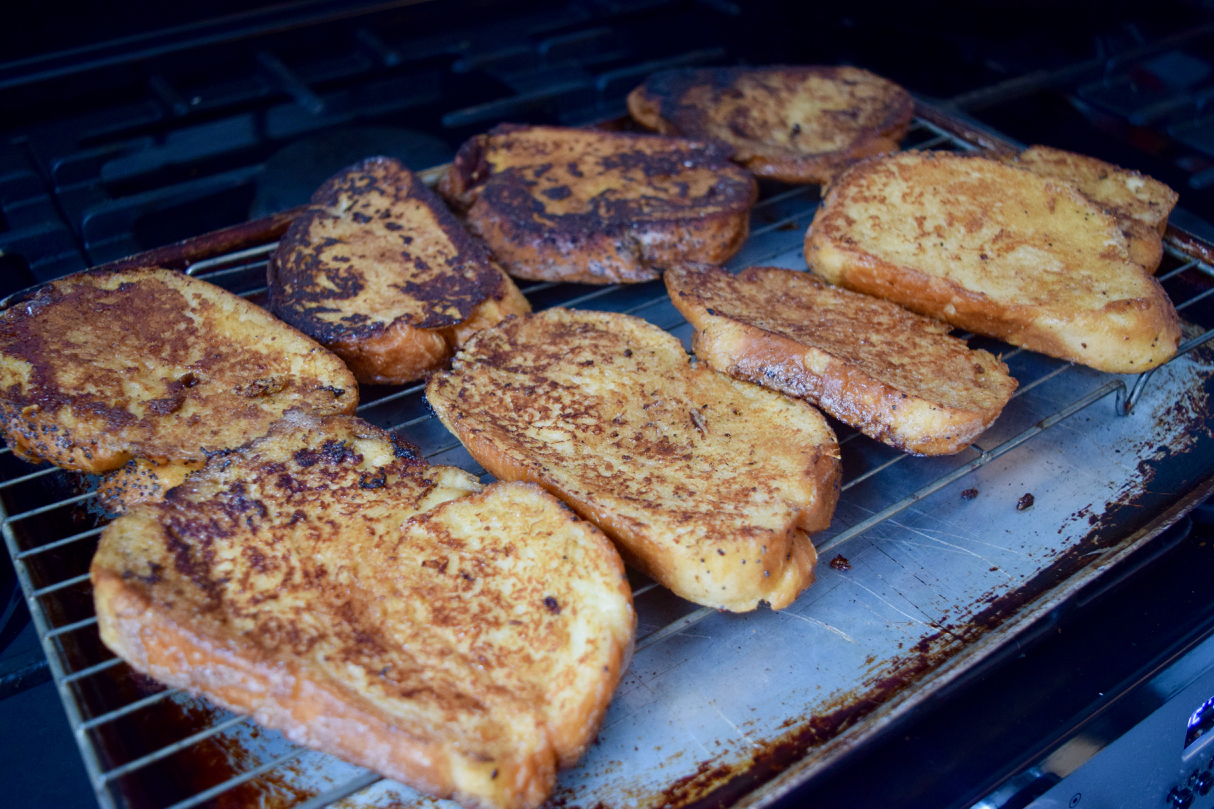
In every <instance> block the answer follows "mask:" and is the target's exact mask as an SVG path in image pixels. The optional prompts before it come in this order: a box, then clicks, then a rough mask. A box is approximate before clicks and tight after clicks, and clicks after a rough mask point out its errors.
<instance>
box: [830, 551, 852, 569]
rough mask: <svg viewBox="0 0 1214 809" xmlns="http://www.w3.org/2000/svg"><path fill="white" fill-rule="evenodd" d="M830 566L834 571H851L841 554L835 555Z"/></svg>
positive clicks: (845, 558)
mask: <svg viewBox="0 0 1214 809" xmlns="http://www.w3.org/2000/svg"><path fill="white" fill-rule="evenodd" d="M830 566H831V567H833V568H834V569H835V570H851V562H849V561H848V559H847V557H846V556H844V555H843V554H841V553H840V554H836V555H835V558H834V559H831V560H830Z"/></svg>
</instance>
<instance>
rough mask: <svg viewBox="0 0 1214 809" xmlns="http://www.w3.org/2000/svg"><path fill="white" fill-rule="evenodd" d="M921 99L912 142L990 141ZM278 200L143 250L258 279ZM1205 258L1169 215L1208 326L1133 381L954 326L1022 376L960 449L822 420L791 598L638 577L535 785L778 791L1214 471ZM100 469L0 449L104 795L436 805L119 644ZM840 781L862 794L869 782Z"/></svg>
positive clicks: (1074, 584) (406, 395)
mask: <svg viewBox="0 0 1214 809" xmlns="http://www.w3.org/2000/svg"><path fill="white" fill-rule="evenodd" d="M919 112H920V114H919V116H918V117H917V118H916V123H915V126H914V128H913V130H912V132H911V133H910V135H909V136H908V138H907V141H906V142H905V143H904V146H906V147H908V148H910V147H918V148H953V149H974V148H978V147H979V146H987V147H989V146H996V147H997V146H999V145H1001V144H1002V143H1004V142H1001V141H999V140H998V138H997V137H994V136H991V135H989V134H987V133H983V132H981V131H978V130H974V129H972V128H970V127H968V126H966V125H964V124H963V123H961V122H959V121H956V120H953V119H950V118H949V117H948V116H946V115H942V114H940V113H939V112H936V111H933V110H931V109H928V108H921V109H920V111H919ZM431 179H432V177H431ZM818 200H819V197H818V192H817V190H816V189H815V188H789V187H786V186H782V187H774V186H773V187H771V188H765V190H764V195H763V198H762V200H761V201H760V202H759V204H758V205H757V207H756V208H755V210H754V212H753V215H752V220H751V236H750V238H749V240H748V241H747V243H746V245H745V246H744V247H743V249H742V251H741V252H740V253H739V254H738V255H737V256H736V257H735V258H734V259H733V260H732V261H731V262H730V264H729V266H730V267H731V268H732V269H734V270H737V269H740V268H742V267H745V266H749V265H752V264H767V265H774V266H782V267H788V268H793V269H804V268H805V260H804V256H803V253H802V242H803V238H804V232H805V229H806V227H807V226H808V224H809V222H810V219H811V218H812V216H813V212H814V210H815V207H816V205H817V203H818ZM289 219H290V215H289V212H288V214H286V215H279V216H278V217H276V218H274V219H271V220H261V221H259V222H255V223H250V224H249V225H246V226H242V227H241V228H236V229H231V230H229V231H225V232H223V233H220V234H212V235H211V236H208V237H202V238H201V239H198V240H192V241H191V242H188V243H184V244H183V245H177V246H174V247H170V248H165V249H163V250H159V251H153V253H152V254H151V258H149V257H148V255H147V254H145V256H143V257H140V258H138V260H136V261H134V262H133V263H145V262H149V261H154V262H155V263H160V264H164V265H166V266H176V267H178V268H180V269H187V271H189V272H190V273H192V274H194V275H197V276H199V277H201V278H205V279H206V280H208V281H211V282H213V283H216V284H219V285H221V286H224V287H226V288H228V289H231V290H232V291H234V292H237V293H239V294H241V295H244V296H246V297H248V298H250V299H252V300H254V301H260V300H262V298H263V296H264V285H265V264H266V258H267V256H268V254H269V253H270V251H271V250H272V249H273V240H274V239H275V238H277V236H278V234H280V233H281V232H282V229H283V228H284V227H285V223H286V222H288V221H289ZM199 256H206V257H205V258H203V259H201V260H199ZM1210 259H1211V253H1210V249H1209V247H1208V246H1207V245H1205V244H1204V243H1202V242H1201V241H1200V240H1197V239H1195V238H1193V237H1191V236H1189V235H1188V234H1185V233H1183V232H1181V231H1178V230H1175V229H1173V230H1172V231H1170V233H1169V237H1168V246H1167V255H1166V257H1165V260H1164V265H1163V267H1162V268H1161V270H1160V276H1159V277H1160V278H1161V280H1162V282H1163V284H1164V287H1165V289H1167V290H1168V292H1169V294H1170V295H1172V297H1173V300H1174V301H1175V302H1176V304H1177V306H1178V309H1179V310H1180V312H1181V315H1182V318H1185V319H1189V320H1193V321H1195V322H1197V323H1200V324H1201V325H1199V326H1191V327H1188V331H1187V333H1186V340H1185V343H1184V345H1183V346H1182V348H1183V349H1184V350H1185V353H1184V354H1183V355H1181V356H1179V357H1178V358H1177V359H1175V360H1173V361H1172V362H1170V363H1169V364H1167V365H1166V366H1164V367H1163V368H1161V369H1159V370H1158V371H1157V372H1155V373H1154V374H1153V375H1151V376H1150V377H1149V378H1146V377H1142V378H1135V377H1122V376H1116V375H1110V374H1102V373H1099V372H1096V371H1093V370H1090V369H1086V368H1082V367H1078V366H1074V365H1070V364H1068V363H1064V362H1061V361H1058V360H1054V359H1050V358H1048V357H1044V356H1041V355H1039V354H1035V353H1033V352H1029V351H1022V350H1017V349H1014V348H1012V347H1010V346H1006V345H1003V344H1001V343H998V342H996V341H992V340H987V339H984V338H978V337H972V336H971V337H970V343H971V345H974V346H976V347H984V348H987V349H989V350H991V351H993V352H995V353H998V354H1002V356H1003V358H1004V360H1005V361H1006V362H1007V363H1008V365H1009V366H1010V368H1011V371H1012V374H1013V375H1014V376H1015V377H1016V378H1017V379H1018V380H1019V382H1020V387H1019V389H1018V390H1017V392H1016V395H1015V398H1013V400H1012V401H1011V403H1010V404H1009V405H1008V407H1007V409H1006V410H1005V411H1004V413H1003V415H1002V416H1001V417H1000V418H999V420H998V421H997V422H996V423H995V425H994V426H993V427H992V428H991V429H990V430H988V431H987V432H986V433H985V434H984V435H982V436H981V437H980V438H979V440H978V442H977V444H975V445H974V446H973V447H972V448H970V449H968V450H966V451H964V452H962V453H960V454H958V455H955V456H951V457H947V458H915V457H910V456H907V455H904V454H902V453H900V452H897V451H895V450H893V449H890V448H888V447H886V446H884V445H882V444H880V443H878V442H875V441H872V440H870V439H868V438H866V437H865V436H863V435H859V434H857V433H855V432H854V431H852V430H850V429H849V428H846V427H843V426H842V425H838V424H836V425H835V427H836V431H837V433H838V435H839V439H840V443H841V452H842V459H843V470H844V479H843V480H844V482H843V492H842V496H841V499H840V502H839V507H838V510H837V512H836V514H835V517H834V521H833V524H832V525H831V527H830V529H829V530H827V531H825V532H822V533H821V534H818V535H816V536H815V537H814V541H815V544H816V545H817V547H818V551H819V554H820V561H819V565H818V569H817V577H818V581H817V583H816V584H814V585H813V586H812V587H810V588H809V589H808V590H807V591H806V592H805V593H804V594H803V595H802V596H801V598H799V599H798V600H797V601H796V603H795V604H793V605H792V606H791V607H789V608H788V609H786V610H783V611H781V612H778V613H777V612H772V611H771V610H768V609H760V610H758V611H755V612H752V613H747V614H741V615H735V614H729V613H721V612H717V611H715V610H710V609H704V608H699V607H696V606H695V605H693V604H690V603H688V602H685V601H683V600H681V599H679V598H677V597H675V596H673V595H671V594H670V593H669V592H667V591H666V590H664V589H663V588H660V587H657V586H655V585H653V584H652V583H651V582H649V581H648V580H646V579H645V578H644V577H643V576H640V575H639V574H634V575H633V585H634V596H635V600H636V607H637V613H638V616H639V627H638V643H637V652H636V655H635V657H634V659H633V661H632V665H631V667H630V668H629V670H628V672H627V673H626V674H625V676H624V678H623V681H622V682H621V684H620V687H619V690H618V692H617V694H616V696H615V699H614V701H613V702H612V704H611V707H610V709H609V711H608V713H607V716H606V719H605V721H604V722H603V726H602V729H601V732H600V733H599V736H598V740H597V742H596V743H595V744H594V745H593V746H592V747H591V749H590V751H589V752H588V753H587V755H586V756H585V758H584V759H583V761H582V762H581V763H580V764H579V765H578V766H577V767H575V768H574V769H572V770H569V771H568V772H565V773H563V774H562V776H561V778H560V781H559V784H558V787H557V789H556V792H555V794H554V795H553V798H552V799H551V802H550V803H551V805H552V806H560V807H573V806H587V807H589V806H601V807H650V806H653V807H657V806H685V805H689V804H693V803H697V802H703V803H705V804H711V805H728V804H738V805H763V804H765V803H769V802H771V801H772V800H774V799H776V798H778V797H779V796H780V795H782V794H783V793H785V792H786V791H787V790H788V789H790V788H791V787H792V786H795V785H796V784H798V783H800V782H802V781H803V780H805V779H807V778H809V777H811V776H812V775H813V774H814V772H816V771H817V770H818V769H819V768H821V767H823V766H824V765H826V764H828V763H829V762H831V761H833V760H835V759H836V758H837V757H839V756H842V755H846V754H847V751H848V750H849V749H851V748H853V747H855V746H856V745H860V744H863V743H864V742H865V741H866V740H867V739H869V738H871V737H873V736H874V735H876V734H879V733H881V731H882V729H883V728H885V727H886V726H887V725H889V723H891V722H893V721H894V720H896V719H897V718H898V717H899V716H900V715H901V714H903V713H905V712H906V711H908V710H910V709H911V708H912V707H913V706H915V705H917V704H920V703H923V702H925V701H929V700H930V699H931V698H932V697H933V695H934V694H936V693H937V692H939V690H940V689H942V688H944V687H945V686H947V684H948V683H949V682H950V681H952V680H953V679H955V678H957V677H959V676H961V675H963V674H964V673H965V672H967V671H969V670H971V669H972V668H973V667H974V666H975V665H977V664H978V663H979V662H981V660H982V659H983V658H984V657H986V656H987V655H990V654H993V653H996V652H997V651H998V650H999V649H1000V648H1002V647H1003V646H1005V645H1006V644H1008V643H1009V642H1011V641H1012V640H1013V638H1014V637H1015V636H1016V635H1017V634H1018V633H1020V632H1022V631H1024V630H1025V629H1026V628H1028V627H1030V626H1031V624H1032V623H1033V621H1034V620H1035V619H1037V618H1038V617H1039V616H1041V615H1043V614H1044V613H1046V612H1048V611H1050V610H1052V609H1054V608H1055V607H1057V606H1058V605H1060V604H1062V603H1064V602H1065V601H1066V600H1068V599H1070V598H1073V597H1075V594H1076V591H1078V590H1080V589H1081V588H1083V587H1084V586H1085V585H1086V584H1088V583H1090V582H1092V581H1093V580H1094V579H1097V578H1099V577H1101V576H1102V575H1106V574H1108V573H1109V571H1110V570H1111V569H1113V568H1115V567H1117V565H1118V564H1120V563H1123V561H1124V560H1125V559H1126V558H1127V557H1128V556H1130V555H1131V554H1132V553H1136V552H1138V551H1139V550H1141V549H1146V548H1147V547H1148V546H1149V545H1150V544H1151V543H1152V541H1153V539H1154V538H1155V537H1156V535H1157V534H1158V533H1159V532H1160V531H1162V529H1163V528H1164V527H1166V526H1167V525H1168V524H1170V523H1171V522H1173V521H1174V520H1176V519H1177V518H1178V517H1179V516H1180V515H1181V514H1182V513H1183V511H1184V510H1185V509H1186V508H1188V507H1190V506H1191V505H1192V504H1193V503H1195V502H1197V501H1198V500H1200V498H1201V497H1202V496H1204V494H1205V493H1207V492H1208V491H1209V490H1210V488H1211V485H1212V483H1214V413H1212V406H1211V393H1212V392H1214V351H1211V348H1210V346H1209V345H1206V344H1205V343H1204V341H1206V340H1208V339H1209V338H1210V337H1211V334H1212V333H1211V332H1210V331H1208V329H1210V328H1211V327H1212V326H1214V294H1212V293H1214V269H1212V268H1211V266H1210V264H1209V263H1208V262H1209V261H1210ZM187 265H188V267H187ZM523 291H524V293H525V294H526V295H527V297H528V298H529V299H530V301H531V304H532V306H533V307H534V308H535V309H542V308H546V307H548V306H555V305H563V306H574V307H581V308H589V309H601V310H609V311H617V312H627V313H630V314H634V315H637V316H639V317H643V318H645V319H646V320H649V321H650V322H652V323H655V324H657V325H658V326H661V327H662V328H664V329H668V330H670V331H671V332H672V333H674V334H675V335H677V336H679V337H680V338H682V339H683V340H684V341H685V343H689V338H690V327H689V326H688V324H687V323H686V322H685V321H684V320H683V318H682V317H681V316H680V315H679V314H678V312H677V311H676V310H675V309H674V308H673V307H672V306H671V305H670V302H669V300H668V298H667V296H666V294H665V289H664V287H663V286H662V284H661V283H660V282H656V283H649V284H640V285H635V286H627V287H589V286H581V285H573V284H547V283H539V284H529V285H525V286H524V287H523ZM359 415H360V416H362V417H363V418H365V419H367V420H369V421H371V422H374V423H375V424H378V425H380V426H383V427H388V428H392V429H396V430H398V431H399V432H400V433H401V434H402V435H403V436H405V437H406V438H408V439H409V440H410V441H412V442H413V443H415V444H416V445H418V446H419V447H420V448H421V449H422V450H423V452H424V453H425V455H426V456H427V457H428V458H429V459H430V461H431V462H433V463H447V464H454V465H456V466H460V467H463V468H465V469H468V470H471V471H473V472H475V473H477V474H480V475H481V476H482V478H483V479H486V480H488V479H489V478H488V476H487V475H485V473H484V470H483V469H481V468H480V467H479V466H478V465H477V464H476V463H475V461H473V460H472V459H471V457H470V456H469V455H468V454H467V452H466V451H465V450H464V449H463V447H461V446H460V445H459V443H458V442H457V441H456V440H455V439H454V438H453V437H452V436H451V434H449V433H448V432H447V431H446V430H445V429H444V428H443V427H442V425H441V424H439V423H438V421H437V420H436V419H435V418H433V416H432V415H431V414H430V412H429V409H428V407H427V406H426V403H425V400H424V397H423V395H422V390H421V386H418V385H413V386H408V387H403V388H390V387H374V386H367V387H365V388H364V389H363V390H362V405H361V406H360V407H359ZM95 485H96V481H95V480H93V479H90V478H88V477H86V476H81V475H76V474H73V473H66V472H62V471H60V470H57V469H54V468H51V467H46V466H43V467H34V466H31V465H29V464H26V463H24V462H22V461H19V460H17V459H16V458H14V457H13V455H12V453H11V452H9V451H7V450H4V451H0V506H2V507H3V511H4V524H3V533H4V538H5V541H6V543H7V546H8V550H9V552H10V553H11V555H12V556H13V559H14V562H15V565H16V568H17V571H18V575H19V577H20V581H21V584H22V587H23V588H24V592H25V595H26V598H27V600H28V602H29V605H30V608H31V613H32V615H33V619H34V622H35V626H36V627H37V630H38V633H39V637H40V638H41V640H42V643H43V646H44V648H45V651H46V653H47V655H48V659H49V662H50V667H51V670H52V673H53V675H54V679H55V683H56V685H57V687H58V690H59V693H60V695H61V697H62V699H63V703H64V707H65V709H66V711H67V715H68V719H69V722H70V724H71V726H72V729H73V731H74V733H75V735H76V737H77V740H78V742H79V745H80V749H81V754H82V756H83V758H84V762H85V766H86V768H87V770H88V773H89V776H90V778H91V779H92V783H93V786H94V788H95V790H96V794H97V799H98V801H99V803H100V804H101V805H103V806H106V807H140V808H142V807H155V808H156V809H161V807H174V809H186V807H193V806H245V805H260V806H274V807H287V806H298V807H319V806H330V805H332V806H341V807H356V806H357V807H362V806H421V805H428V804H431V803H443V802H441V801H432V800H430V799H427V798H424V797H421V796H419V795H417V793H415V792H413V791H412V790H410V789H409V788H407V787H405V786H402V785H400V784H397V783H393V782H390V781H386V780H383V779H381V778H379V777H378V776H376V775H375V774H373V773H370V772H368V771H366V770H364V769H362V768H359V767H356V766H353V765H350V764H346V763H344V762H342V761H340V760H337V759H335V758H333V757H331V756H326V755H324V754H321V753H317V752H314V751H310V750H305V749H303V748H299V747H296V746H294V745H292V744H291V743H289V742H288V741H286V739H285V738H283V737H282V735H281V734H279V733H277V732H273V731H268V730H264V729H262V728H259V727H258V726H257V725H255V724H254V723H253V722H251V721H250V720H248V719H247V718H245V717H242V716H239V715H235V714H232V713H229V712H226V711H223V710H220V709H217V708H214V707H212V706H210V705H209V704H208V703H207V702H206V701H205V700H202V699H198V698H194V697H191V696H189V695H188V694H184V693H181V692H178V691H175V690H172V689H166V688H164V687H162V686H160V685H158V684H157V683H155V682H153V681H151V680H149V679H147V678H144V677H142V676H140V675H138V674H136V673H134V672H132V671H131V670H130V669H129V668H128V667H127V666H126V664H125V663H122V662H121V661H119V660H117V659H116V658H114V657H113V655H112V654H111V653H110V652H109V651H108V650H106V649H105V647H104V646H103V645H102V644H101V643H100V640H99V639H98V635H97V629H96V620H95V616H94V613H93V605H92V597H91V592H90V588H89V583H88V577H87V570H88V563H89V560H90V558H91V556H92V553H93V551H94V549H95V547H96V543H97V538H98V536H99V534H100V532H101V529H102V528H103V527H104V524H105V522H106V519H105V516H104V515H103V514H101V513H100V512H99V511H98V510H97V509H96V507H95V506H94V505H93V502H92V501H93V491H94V489H95ZM1030 499H1031V505H1030V504H1029V502H1030ZM856 790H857V793H856V794H857V796H858V797H859V798H861V803H862V802H863V800H862V796H863V791H864V787H863V785H862V784H857V785H856Z"/></svg>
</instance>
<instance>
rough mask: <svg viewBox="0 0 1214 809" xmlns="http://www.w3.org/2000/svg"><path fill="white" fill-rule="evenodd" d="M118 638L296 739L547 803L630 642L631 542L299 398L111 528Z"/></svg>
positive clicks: (444, 785) (486, 791) (142, 658)
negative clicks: (301, 404)
mask: <svg viewBox="0 0 1214 809" xmlns="http://www.w3.org/2000/svg"><path fill="white" fill-rule="evenodd" d="M91 573H92V580H93V588H94V597H95V600H96V606H97V617H98V622H99V627H100V631H101V637H102V640H103V641H104V642H105V643H106V645H108V646H109V647H110V648H111V649H113V650H114V652H115V653H117V654H118V655H120V656H121V657H123V658H124V659H125V660H127V661H128V662H129V663H130V664H131V665H132V666H134V668H136V669H137V670H139V671H141V672H144V673H146V674H148V675H150V676H152V677H154V678H156V679H158V680H161V681H163V682H165V683H168V684H169V685H172V686H175V687H178V688H185V689H188V690H190V691H192V692H194V693H200V694H203V695H205V696H206V697H207V698H209V699H211V700H213V701H215V702H217V703H219V704H221V705H224V706H226V707H228V708H230V709H232V710H235V711H239V712H241V713H247V714H251V715H252V716H253V717H254V718H255V719H256V720H257V721H258V722H260V723H262V724H263V725H266V726H268V727H273V728H277V729H280V730H282V731H283V732H284V733H286V735H287V736H288V738H290V739H291V740H292V741H295V742H296V743H299V744H303V745H307V746H309V747H313V748H316V749H318V750H323V751H326V752H330V753H333V754H335V755H338V756H341V757H342V758H345V759H347V760H349V761H352V762H355V763H357V764H360V765H362V766H366V767H370V768H371V769H373V770H375V771H376V772H379V773H381V774H382V775H385V776H387V777H389V778H393V779H396V780H399V781H403V782H405V783H408V784H411V785H413V786H415V787H417V788H419V789H421V790H423V791H425V792H427V793H429V794H431V795H434V796H437V797H452V798H454V799H456V800H458V801H460V802H461V803H463V804H464V805H465V806H469V807H503V808H510V809H513V808H514V807H536V806H539V805H540V804H541V803H542V802H543V801H544V799H545V798H546V797H547V795H548V793H549V792H550V791H551V789H552V787H553V783H554V778H555V773H556V769H557V768H558V767H563V766H569V765H571V764H572V763H573V762H575V761H576V760H577V758H578V756H580V755H581V753H582V751H583V750H585V748H586V746H587V745H588V744H589V743H590V742H591V741H592V740H593V739H594V736H595V734H596V732H597V728H598V725H599V722H600V720H601V719H602V716H603V713H604V711H605V710H606V707H607V703H608V702H609V700H610V699H611V694H612V692H613V690H614V688H615V686H616V683H617V682H618V681H619V678H620V675H621V673H622V671H623V669H624V668H625V667H626V665H627V662H628V657H629V655H630V653H631V648H632V639H633V632H634V625H635V617H634V614H633V610H632V599H631V594H630V590H629V587H628V583H627V581H626V577H625V573H624V568H623V564H622V563H621V561H620V558H619V555H618V554H617V553H616V552H615V550H614V549H613V548H612V547H611V543H610V542H608V541H607V539H606V537H604V536H603V535H602V534H601V533H600V532H599V531H598V530H597V529H596V528H595V527H594V526H593V525H591V524H590V523H588V522H585V521H581V520H578V519H577V517H575V516H574V515H573V514H572V513H571V512H570V511H569V510H568V509H566V508H564V507H563V506H562V505H561V504H560V503H559V502H557V501H556V500H555V499H553V498H552V497H551V496H550V495H548V494H547V493H546V492H544V491H543V490H541V489H540V488H539V487H537V486H531V485H526V484H499V485H494V486H491V487H489V488H487V489H485V490H483V491H481V487H480V485H479V484H478V482H477V481H476V479H475V478H474V477H472V476H471V475H469V474H468V473H466V472H463V471H461V470H459V469H455V468H452V467H442V466H429V465H427V464H426V463H425V462H424V461H421V460H418V459H417V458H416V456H415V455H413V454H412V453H411V452H410V451H409V450H407V449H406V448H405V447H402V446H401V445H399V444H396V443H394V442H393V441H392V440H391V438H390V436H389V435H388V434H387V433H385V432H384V431H382V430H379V429H378V428H375V427H372V426H371V425H369V424H366V423H365V422H362V421H359V420H357V419H352V418H348V417H327V418H323V419H317V418H313V417H308V416H302V415H298V414H294V413H292V414H288V416H287V417H286V418H285V419H284V420H283V421H281V422H279V423H278V424H277V425H275V426H274V427H273V428H272V429H271V431H270V432H269V433H268V434H267V435H266V436H265V437H264V438H262V439H259V440H257V441H254V442H252V443H250V444H249V445H247V446H245V447H243V448H241V449H240V450H238V451H236V452H233V453H231V454H229V455H227V456H226V457H224V458H222V459H221V458H216V459H214V460H213V461H211V462H210V463H209V464H208V466H207V468H206V469H204V470H203V471H201V472H198V473H195V474H194V475H191V476H190V478H189V479H187V480H186V482H185V483H184V484H182V485H181V486H179V487H177V488H176V489H174V490H173V491H172V492H170V493H169V495H168V497H167V498H166V500H164V501H162V502H159V503H155V504H148V505H143V506H139V507H137V508H135V509H133V510H131V511H130V512H128V513H127V514H126V515H124V516H123V517H121V518H119V519H118V520H116V521H115V522H114V523H113V524H111V525H110V526H109V527H108V528H106V530H105V532H104V533H103V534H102V538H101V544H100V546H99V548H98V550H97V555H96V558H95V559H94V561H93V565H92V570H91Z"/></svg>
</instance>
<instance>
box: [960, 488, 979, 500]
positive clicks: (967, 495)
mask: <svg viewBox="0 0 1214 809" xmlns="http://www.w3.org/2000/svg"><path fill="white" fill-rule="evenodd" d="M977 496H978V490H977V489H966V490H965V491H963V492H962V493H961V499H962V500H973V499H974V498H975V497H977Z"/></svg>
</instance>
